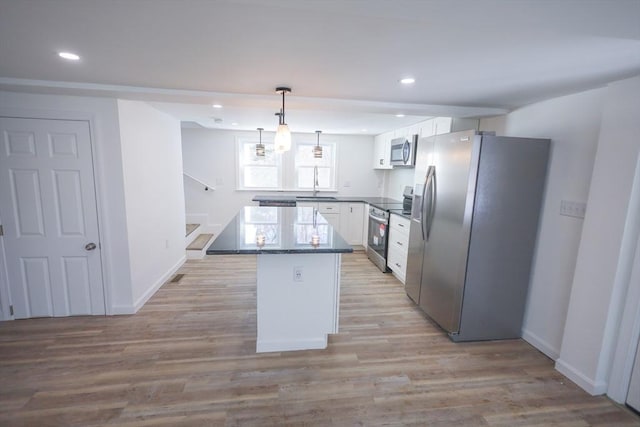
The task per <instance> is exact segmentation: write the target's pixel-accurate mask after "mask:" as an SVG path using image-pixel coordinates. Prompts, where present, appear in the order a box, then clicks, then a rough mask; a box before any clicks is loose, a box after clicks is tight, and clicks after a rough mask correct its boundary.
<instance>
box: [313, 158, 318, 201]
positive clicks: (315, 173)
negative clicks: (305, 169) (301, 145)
mask: <svg viewBox="0 0 640 427" xmlns="http://www.w3.org/2000/svg"><path fill="white" fill-rule="evenodd" d="M318 185H319V184H318V166H314V167H313V197H316V195H317V194H318Z"/></svg>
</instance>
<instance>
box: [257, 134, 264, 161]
mask: <svg viewBox="0 0 640 427" xmlns="http://www.w3.org/2000/svg"><path fill="white" fill-rule="evenodd" d="M263 130H264V128H258V131H259V132H260V142H258V143H257V144H256V157H264V154H265V150H264V144H263V143H262V131H263Z"/></svg>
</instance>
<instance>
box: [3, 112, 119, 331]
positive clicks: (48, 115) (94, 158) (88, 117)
mask: <svg viewBox="0 0 640 427" xmlns="http://www.w3.org/2000/svg"><path fill="white" fill-rule="evenodd" d="M0 117H6V118H15V119H32V120H65V121H81V122H86V123H87V124H88V125H89V139H90V141H89V143H90V145H91V162H92V164H93V182H94V191H95V194H96V213H97V217H98V218H97V220H98V242H99V244H100V248H101V250H100V276H101V279H102V292H103V295H104V306H105V307H104V308H105V315H107V316H108V315H111V314H113V313H112V302H111V301H112V293H111V286H110V284H111V281H110V280H109V271H108V269H106V268H105V266H106V265H108V257H107V255H106V254H107V252H108V251H107V249H108V248H109V246H110V245H109V243H110V241H109V239H108V233H106V232H103V230H105V228H104V220H103V212H104V209H105V206H106V200H104V199H103V198H104V194H105V192H104V183H103V182H102V180H101V177H102V168H101V164H100V162H99V161H98V160H99V159H100V157H101V156H100V147H99V146H100V144H99V143H98V142H97V141H98V140H97V139H96V131H95V129H96V128H97V127H99V126H100V120H99V118H98V117H97V116H96V115H94V114H91V113H87V112H82V111H66V110H40V109H24V108H6V107H0ZM2 220H3V219H2V218H0V221H2ZM0 224H2V222H0ZM6 265H7V263H6V258H5V247H4V239H2V238H0V267H2V271H3V272H4V274H0V300H1V301H0V305H1V306H2V307H0V308H1V309H2V313H0V316H2V317H1V318H0V320H13V319H14V316H12V315H11V314H10V311H9V305H10V303H9V302H10V301H11V292H10V290H9V278H8V276H7V268H6Z"/></svg>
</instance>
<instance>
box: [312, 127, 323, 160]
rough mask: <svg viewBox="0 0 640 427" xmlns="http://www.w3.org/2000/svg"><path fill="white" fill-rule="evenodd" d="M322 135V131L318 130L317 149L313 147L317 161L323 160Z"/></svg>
mask: <svg viewBox="0 0 640 427" xmlns="http://www.w3.org/2000/svg"><path fill="white" fill-rule="evenodd" d="M321 133H322V131H321V130H317V131H316V134H318V143H317V144H316V146H315V147H313V157H315V158H316V159H321V158H322V146H320V134H321Z"/></svg>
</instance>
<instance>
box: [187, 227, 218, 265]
mask: <svg viewBox="0 0 640 427" xmlns="http://www.w3.org/2000/svg"><path fill="white" fill-rule="evenodd" d="M200 229H201V227H200V224H187V227H186V234H185V236H186V245H187V259H202V258H204V256H205V255H206V253H207V248H208V247H209V245H211V242H213V234H209V233H200V232H199V231H200Z"/></svg>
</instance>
